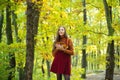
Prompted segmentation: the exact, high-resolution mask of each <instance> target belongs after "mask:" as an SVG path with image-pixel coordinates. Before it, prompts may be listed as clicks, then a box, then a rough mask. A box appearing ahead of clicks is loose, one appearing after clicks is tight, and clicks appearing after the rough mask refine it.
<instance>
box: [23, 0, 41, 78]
mask: <svg viewBox="0 0 120 80" xmlns="http://www.w3.org/2000/svg"><path fill="white" fill-rule="evenodd" d="M38 1H39V3H40V4H37V2H38ZM26 2H27V12H26V15H27V33H26V63H25V80H32V73H33V66H34V46H35V43H36V41H35V40H34V37H35V35H36V34H37V30H38V21H39V14H40V9H41V6H42V0H35V2H32V0H26ZM38 5H39V8H40V9H39V8H38Z"/></svg>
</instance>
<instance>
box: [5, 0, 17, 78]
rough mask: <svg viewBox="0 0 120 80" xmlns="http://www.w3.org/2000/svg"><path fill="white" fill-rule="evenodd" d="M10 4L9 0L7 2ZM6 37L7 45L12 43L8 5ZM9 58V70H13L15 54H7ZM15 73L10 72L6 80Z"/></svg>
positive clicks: (8, 8)
mask: <svg viewBox="0 0 120 80" xmlns="http://www.w3.org/2000/svg"><path fill="white" fill-rule="evenodd" d="M8 2H10V0H8ZM6 37H7V44H8V45H10V44H12V43H13V38H12V28H11V6H10V4H9V3H8V4H7V6H6ZM9 58H10V62H9V63H10V68H9V69H14V70H15V65H16V64H15V54H14V53H9ZM14 74H15V71H12V70H11V71H10V73H9V76H8V80H12V79H13V78H14Z"/></svg>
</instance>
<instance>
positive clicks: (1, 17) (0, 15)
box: [0, 10, 4, 42]
mask: <svg viewBox="0 0 120 80" xmlns="http://www.w3.org/2000/svg"><path fill="white" fill-rule="evenodd" d="M3 19H4V16H3V10H2V11H1V12H0V42H1V41H2V40H1V39H2V27H3Z"/></svg>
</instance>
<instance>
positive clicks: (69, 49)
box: [64, 39, 74, 55]
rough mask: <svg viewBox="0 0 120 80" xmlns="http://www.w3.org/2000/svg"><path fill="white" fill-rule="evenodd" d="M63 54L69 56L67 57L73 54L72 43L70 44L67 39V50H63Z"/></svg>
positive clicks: (69, 40) (70, 41)
mask: <svg viewBox="0 0 120 80" xmlns="http://www.w3.org/2000/svg"><path fill="white" fill-rule="evenodd" d="M64 52H65V53H67V54H69V55H73V54H74V49H73V43H72V40H71V39H68V49H66V50H64Z"/></svg>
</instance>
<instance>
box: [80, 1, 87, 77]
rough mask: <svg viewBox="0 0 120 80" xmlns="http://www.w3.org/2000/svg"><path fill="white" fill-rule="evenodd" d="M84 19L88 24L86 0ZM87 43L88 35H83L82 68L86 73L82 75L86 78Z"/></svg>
mask: <svg viewBox="0 0 120 80" xmlns="http://www.w3.org/2000/svg"><path fill="white" fill-rule="evenodd" d="M83 7H84V10H83V21H84V25H85V24H86V21H87V15H86V0H83ZM86 43H87V36H86V35H84V36H83V47H84V48H83V49H82V68H83V69H84V73H83V74H82V75H81V77H82V78H86V66H87V60H86V48H85V45H86Z"/></svg>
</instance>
